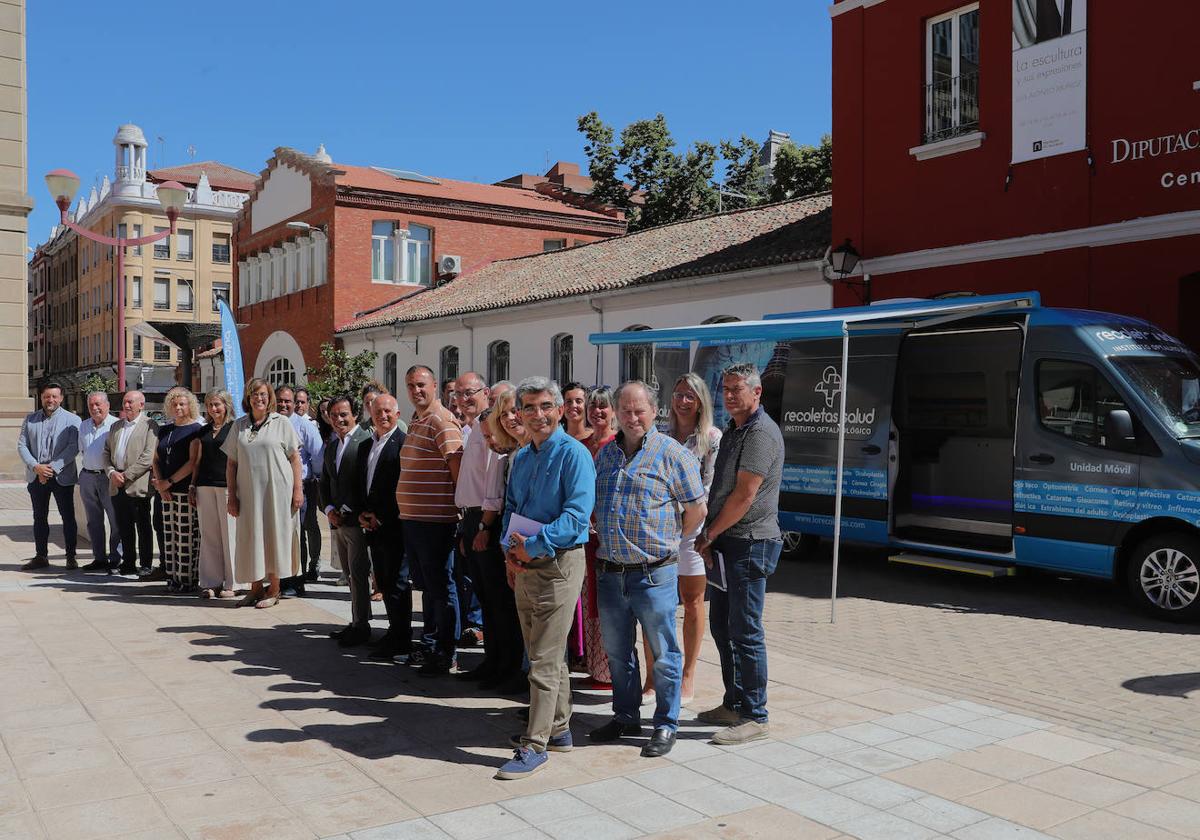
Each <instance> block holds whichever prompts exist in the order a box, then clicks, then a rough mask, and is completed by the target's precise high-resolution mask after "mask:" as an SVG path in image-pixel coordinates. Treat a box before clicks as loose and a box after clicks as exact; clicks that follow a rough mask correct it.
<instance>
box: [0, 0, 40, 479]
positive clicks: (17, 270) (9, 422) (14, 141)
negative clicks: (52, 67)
mask: <svg viewBox="0 0 1200 840" xmlns="http://www.w3.org/2000/svg"><path fill="white" fill-rule="evenodd" d="M25 87H26V86H25V0H0V478H18V477H22V476H24V474H25V473H24V467H23V465H22V464H21V461H20V459H19V458H18V457H17V448H16V440H17V433H18V432H19V431H20V428H21V421H22V420H24V419H25V415H26V414H27V413H28V412H29V411H30V410H31V409H32V405H33V404H32V402H31V401H30V399H29V386H28V370H29V368H28V362H27V358H26V356H27V347H28V341H29V337H28V314H27V310H26V306H27V300H26V294H27V288H28V280H27V274H26V264H25V247H26V242H27V230H28V225H27V217H28V215H29V211H30V210H31V209H32V208H33V200H32V199H31V198H30V197H29V189H28V182H27V178H26V157H25V143H26V130H25Z"/></svg>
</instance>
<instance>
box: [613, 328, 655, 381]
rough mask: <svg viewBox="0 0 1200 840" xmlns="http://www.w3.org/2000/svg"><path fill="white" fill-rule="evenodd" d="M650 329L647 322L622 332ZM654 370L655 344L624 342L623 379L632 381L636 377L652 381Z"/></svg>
mask: <svg viewBox="0 0 1200 840" xmlns="http://www.w3.org/2000/svg"><path fill="white" fill-rule="evenodd" d="M648 329H650V328H649V327H647V326H646V325H645V324H634V325H633V326H632V327H626V328H625V329H623V330H621V332H641V331H642V330H648ZM653 371H654V345H653V344H622V345H621V381H622V382H631V381H633V380H635V379H640V380H641V381H643V382H649V381H650V375H651V373H653Z"/></svg>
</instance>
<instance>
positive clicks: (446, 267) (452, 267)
mask: <svg viewBox="0 0 1200 840" xmlns="http://www.w3.org/2000/svg"><path fill="white" fill-rule="evenodd" d="M438 274H462V257H459V256H455V255H454V254H442V255H441V256H440V257H438Z"/></svg>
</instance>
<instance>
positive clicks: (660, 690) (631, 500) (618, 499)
mask: <svg viewBox="0 0 1200 840" xmlns="http://www.w3.org/2000/svg"><path fill="white" fill-rule="evenodd" d="M657 410H658V401H657V399H656V398H655V394H654V392H653V391H651V390H650V388H648V387H647V386H646V383H644V382H636V381H635V382H626V383H625V384H624V385H622V386H621V387H620V388H619V389H618V390H617V422H618V424H619V425H620V427H621V431H619V432H618V433H617V438H616V440H614V441H613V442H611V443H609V444H608V445H607V446H605V447H604V448H603V449H601V450H600V452H599V454H598V455H597V456H596V534H597V537H598V538H599V541H600V545H599V547H598V548H597V550H596V589H597V602H598V605H599V608H600V637H601V638H602V639H603V640H604V651H605V653H606V654H607V655H608V668H609V672H610V673H611V674H612V687H613V719H612V720H611V721H609V722H608V723H606V724H604V725H603V726H601V727H600V728H598V729H594V730H592V731H591V732H590V733H589V734H588V738H589V739H591V740H592V741H594V742H597V743H605V742H607V741H615V740H617V739H618V738H620V737H622V736H623V735H637V734H640V733H641V731H642V726H641V712H640V708H639V707H640V706H641V703H642V677H641V673H640V668H639V667H638V659H637V648H636V643H637V639H636V637H637V632H636V631H637V626H636V625H637V624H641V625H642V634H643V635H644V636H645V638H646V641H647V643H648V644H649V645H650V652H651V653H652V654H653V655H654V688H655V693H656V695H657V707H656V708H655V710H654V735H653V736H652V737H651V738H650V742H649V743H648V744H646V746H645V747H643V748H642V755H644V756H646V757H647V758H656V757H658V756H663V755H666V754H667V753H669V752H670V751H671V748H672V747H673V746H675V731H676V730H677V729H678V728H679V696H680V691H681V688H682V684H681V680H682V678H683V654H682V653H681V652H680V649H679V641H678V639H677V638H676V635H675V608H676V607H677V606H678V604H679V562H678V561H679V541H680V538H681V537H682V536H683V534H687V533H691V532H692V531H694V530H696V529H697V528H699V527H700V523H701V522H703V521H704V514H705V510H706V508H705V506H704V495H705V493H704V482H703V481H701V480H700V462H699V461H698V460H697V459H696V456H694V455H692V454H691V453H690V452H688V450H687V449H686V448H684V446H683V445H682V444H681V443H679V442H677V441H676V440H674V439H673V438H671V437H670V436H668V435H664V434H663V433H662V432H660V431H658V430H657V429H656V428H655V427H654V418H655V415H656V413H657ZM681 508H682V511H683V513H682V516H681V515H680V509H681ZM681 520H682V521H681Z"/></svg>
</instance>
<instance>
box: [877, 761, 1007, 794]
mask: <svg viewBox="0 0 1200 840" xmlns="http://www.w3.org/2000/svg"><path fill="white" fill-rule="evenodd" d="M887 778H889V779H891V780H893V781H896V782H900V783H901V784H905V785H909V786H911V787H915V788H919V789H920V790H924V791H928V792H929V793H934V794H937V795H938V796H944V797H946V798H947V799H961V798H962V797H963V796H968V795H970V794H973V793H979V792H980V791H984V790H988V789H989V788H993V787H999V786H1000V785H1001V784H1003V783H1004V782H1003V780H1002V779H998V778H996V777H995V776H989V775H987V774H986V773H979V772H977V771H975V770H970V769H968V768H966V767H960V766H958V765H956V764H952V763H950V762H948V761H943V760H941V759H934V760H933V761H923V762H921V763H920V764H914V765H912V766H910V767H902V768H900V769H899V770H892V771H890V772H888V773H887Z"/></svg>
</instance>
